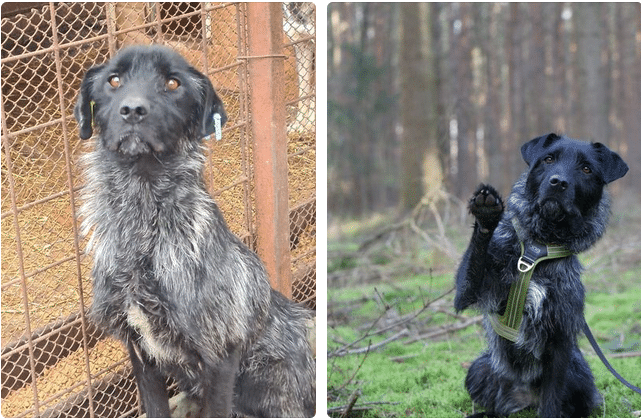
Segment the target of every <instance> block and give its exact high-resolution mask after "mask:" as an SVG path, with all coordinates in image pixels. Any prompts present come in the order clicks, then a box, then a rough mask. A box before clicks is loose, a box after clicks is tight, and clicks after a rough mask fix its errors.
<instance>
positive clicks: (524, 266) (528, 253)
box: [489, 217, 641, 395]
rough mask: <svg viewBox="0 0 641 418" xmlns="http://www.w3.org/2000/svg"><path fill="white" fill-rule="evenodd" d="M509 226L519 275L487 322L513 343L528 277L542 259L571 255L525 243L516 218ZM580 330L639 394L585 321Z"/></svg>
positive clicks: (517, 332) (557, 249) (615, 375)
mask: <svg viewBox="0 0 641 418" xmlns="http://www.w3.org/2000/svg"><path fill="white" fill-rule="evenodd" d="M512 225H514V229H515V231H516V235H517V236H518V237H519V242H520V243H521V257H520V258H519V261H518V264H517V268H518V270H519V278H518V279H517V280H516V281H515V282H514V283H512V286H510V293H509V294H508V297H507V307H506V308H505V313H504V314H503V315H500V316H499V315H489V319H490V324H491V325H492V328H493V329H494V331H495V332H496V333H497V334H498V335H500V336H501V337H503V338H505V339H507V340H509V341H512V342H516V340H517V339H518V336H519V328H520V326H521V322H522V320H523V309H524V307H525V299H526V298H527V290H528V288H529V286H530V278H531V277H532V273H533V272H534V268H535V267H536V265H537V264H538V263H539V262H541V261H543V260H549V259H553V258H563V257H568V256H570V255H572V252H571V251H569V250H567V249H565V248H564V247H562V246H560V245H542V244H539V243H536V242H530V243H528V245H527V246H526V245H525V244H524V243H525V242H526V239H525V238H526V237H524V236H523V233H522V230H521V226H520V225H519V222H518V220H517V219H516V217H514V218H512ZM583 333H584V334H585V336H586V337H587V338H588V340H589V341H590V344H591V345H592V348H594V351H595V352H596V353H597V355H598V356H599V359H601V361H602V362H603V364H604V365H605V367H606V368H607V369H608V370H609V371H610V373H612V374H613V375H614V377H616V378H617V379H618V380H619V381H620V382H621V383H623V384H624V385H625V386H627V387H628V388H630V389H632V390H633V391H634V392H636V393H638V394H639V395H641V389H640V388H638V387H637V386H634V385H633V384H631V383H630V382H628V381H627V380H625V379H624V378H623V377H622V376H621V375H620V374H619V373H617V372H616V370H614V368H613V367H612V366H611V365H610V363H609V362H608V360H607V359H606V358H605V355H604V354H603V351H601V348H600V347H599V345H598V344H597V342H596V339H595V338H594V336H593V335H592V332H591V331H590V328H589V327H588V324H587V322H585V320H584V321H583Z"/></svg>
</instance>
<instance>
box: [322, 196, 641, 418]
mask: <svg viewBox="0 0 641 418" xmlns="http://www.w3.org/2000/svg"><path fill="white" fill-rule="evenodd" d="M621 195H622V196H623V195H624V194H621ZM618 200H619V202H617V200H616V199H615V202H617V204H616V205H615V207H614V208H613V215H612V217H611V220H610V227H609V230H608V232H607V233H606V236H605V237H604V238H603V239H602V240H601V241H600V242H599V243H598V244H597V245H596V246H595V247H594V248H592V249H591V250H589V251H587V252H585V253H584V254H581V256H580V259H581V262H582V264H583V265H584V267H585V271H584V274H583V282H584V284H585V286H586V289H587V299H586V307H585V315H586V319H587V322H588V324H589V326H590V327H591V329H592V331H593V333H594V334H595V336H596V338H597V340H598V342H599V344H600V346H601V348H602V349H603V350H604V352H605V354H606V357H608V359H609V360H610V362H611V364H612V365H613V366H614V368H615V369H616V370H617V371H619V372H620V373H621V374H622V375H623V376H624V377H626V378H627V379H628V380H630V381H631V383H633V384H636V385H641V380H640V379H639V376H641V251H640V250H641V236H640V235H639V230H640V227H641V210H640V209H639V207H640V206H639V201H638V200H639V199H638V197H630V195H629V194H628V195H627V197H622V198H618ZM433 208H436V206H434V207H433ZM417 215H418V216H417ZM412 217H413V220H409V221H408V218H405V219H403V220H401V221H396V222H395V221H394V220H392V219H390V218H389V217H384V216H377V217H372V218H371V219H369V220H367V221H361V222H343V223H340V224H336V225H334V226H333V228H330V230H329V234H328V263H327V266H328V319H327V321H328V334H327V338H328V359H327V373H328V378H327V382H328V413H329V415H330V416H331V417H372V418H373V417H439V418H440V417H443V418H446V417H465V416H467V415H469V414H471V413H472V412H473V411H474V409H473V404H472V401H471V399H470V397H469V395H468V393H467V392H466V390H465V387H464V380H465V375H466V373H467V368H468V367H469V365H470V362H471V361H473V360H474V359H475V358H476V357H477V356H478V355H479V353H480V352H481V351H482V350H483V349H484V347H485V346H486V343H485V340H484V336H483V330H482V327H481V325H480V316H479V313H478V312H476V311H474V310H469V311H465V312H463V313H461V314H457V313H455V311H454V308H453V299H454V291H453V284H454V272H455V270H456V267H457V263H458V260H459V257H460V254H461V253H462V252H463V251H464V249H465V246H466V244H467V240H468V239H469V235H470V233H471V229H470V227H469V226H470V225H471V222H472V220H471V218H470V217H468V216H466V215H465V211H464V208H463V206H462V204H460V203H458V204H457V203H454V204H453V205H439V207H438V209H435V210H428V209H425V208H423V209H420V210H418V211H415V212H414V213H413V214H412ZM417 220H418V221H417ZM579 344H580V348H581V350H582V351H583V353H584V355H585V356H586V358H587V361H588V363H589V364H590V367H591V368H592V372H593V374H594V376H595V379H596V384H597V388H598V389H599V391H600V392H601V394H602V395H603V397H604V404H603V407H602V408H600V409H599V410H597V411H596V412H595V413H594V414H593V417H617V418H618V417H620V418H624V417H625V418H628V417H639V416H641V397H639V396H638V395H636V394H634V393H633V392H632V391H630V390H629V389H627V388H626V387H624V386H623V385H622V384H620V383H619V382H618V381H617V380H616V379H615V378H614V377H613V376H612V375H611V374H610V373H609V372H608V371H607V369H606V368H605V366H604V365H603V364H602V363H601V361H600V360H599V358H598V357H597V356H596V354H595V353H594V351H593V349H592V347H591V346H590V344H589V342H588V341H587V339H586V338H584V337H583V336H581V337H580V339H579ZM535 416H536V414H535V413H534V412H533V411H528V412H522V413H520V414H517V415H515V417H520V418H525V417H535Z"/></svg>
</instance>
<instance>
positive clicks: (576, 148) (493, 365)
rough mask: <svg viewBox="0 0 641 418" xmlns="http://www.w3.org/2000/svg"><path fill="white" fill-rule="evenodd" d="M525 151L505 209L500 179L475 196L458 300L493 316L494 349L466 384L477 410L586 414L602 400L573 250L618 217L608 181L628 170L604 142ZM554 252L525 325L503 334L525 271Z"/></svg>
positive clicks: (556, 417)
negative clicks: (523, 168) (587, 352)
mask: <svg viewBox="0 0 641 418" xmlns="http://www.w3.org/2000/svg"><path fill="white" fill-rule="evenodd" d="M521 153H522V155H523V158H524V159H525V162H526V163H527V164H528V166H529V170H528V171H527V172H525V173H524V174H523V175H522V176H521V178H520V179H519V180H518V181H517V182H516V184H515V185H514V187H513V189H512V193H511V195H510V197H509V199H508V201H507V208H505V211H504V206H503V202H502V201H501V198H500V197H499V195H498V193H497V192H496V191H495V190H494V189H493V188H492V187H491V186H484V185H481V187H480V188H479V189H478V190H477V192H476V193H475V194H474V196H473V197H472V199H471V201H470V211H471V213H472V214H473V215H474V216H475V217H476V223H475V226H474V232H473V234H472V239H471V242H470V245H469V247H468V249H467V251H466V252H465V255H464V256H463V260H462V262H461V265H460V267H459V270H458V273H457V275H456V288H457V289H456V290H457V292H456V298H455V302H454V304H455V307H456V309H457V310H458V311H461V310H463V309H465V308H467V307H468V306H470V305H472V304H475V305H476V306H477V307H478V308H479V309H480V310H481V311H482V312H483V313H484V314H485V319H484V327H485V330H486V333H487V339H488V345H489V347H488V350H487V351H486V352H485V353H484V354H483V355H481V357H479V358H478V359H476V360H475V361H474V363H473V364H472V366H471V367H470V369H469V371H468V374H467V378H466V381H465V384H466V387H467V390H468V392H469V393H470V395H471V397H472V400H473V401H474V402H476V403H477V404H478V405H480V406H482V407H484V408H486V410H487V412H486V414H487V415H486V414H483V413H480V414H477V415H475V416H479V417H480V416H494V414H496V415H508V414H511V413H514V412H517V411H520V410H522V409H525V408H528V407H536V408H538V413H539V415H540V416H541V417H545V418H561V417H587V416H589V415H590V412H591V411H592V410H593V408H595V407H596V406H598V405H599V404H600V402H601V397H600V395H599V393H598V392H597V390H596V387H595V385H594V378H593V376H592V373H591V372H590V369H589V367H588V364H587V363H586V361H585V359H584V358H583V356H582V355H581V352H580V351H579V349H578V347H577V336H578V334H579V333H580V332H581V330H582V329H583V324H584V317H583V304H584V288H583V285H582V283H581V281H580V273H581V266H580V264H579V261H578V260H577V257H576V256H575V255H568V254H569V253H573V254H576V253H579V252H581V251H584V250H585V249H587V248H588V247H590V246H591V245H592V244H594V243H595V242H596V241H597V240H598V239H599V238H600V237H601V236H602V235H603V233H604V232H605V227H606V223H607V219H608V215H609V198H608V195H607V191H606V190H605V189H604V186H605V185H606V184H607V183H610V182H612V181H614V180H616V179H618V178H620V177H622V176H623V175H625V173H626V172H627V170H628V167H627V165H626V164H625V162H623V160H622V159H621V157H619V156H618V155H617V154H616V153H614V152H612V151H610V150H609V149H608V148H606V147H605V146H604V145H602V144H600V143H593V144H591V143H587V142H582V141H577V140H573V139H569V138H567V137H564V136H563V137H560V136H557V135H555V134H549V135H545V136H542V137H539V138H535V139H533V140H531V141H529V142H528V143H526V144H525V145H523V147H522V148H521ZM521 242H523V245H524V248H525V250H526V251H525V255H524V256H523V257H522V258H520V256H521ZM546 246H547V248H546ZM546 250H547V252H558V254H557V257H558V258H554V259H547V260H544V261H541V262H540V264H538V265H536V267H535V268H533V270H532V271H533V274H532V276H531V279H530V284H529V289H528V288H527V287H526V289H528V290H527V297H526V299H525V301H524V306H523V307H522V308H521V309H518V308H515V309H514V311H516V312H519V313H521V312H522V322H521V323H520V327H513V335H509V333H506V334H505V335H507V336H501V335H499V334H498V332H499V331H501V327H500V326H499V325H497V323H498V322H501V320H503V319H505V318H506V316H507V315H505V314H506V310H508V308H507V306H508V294H509V293H510V290H511V285H512V284H513V283H514V282H516V281H517V279H518V278H519V270H518V268H521V269H523V270H525V269H527V268H528V266H532V264H533V262H534V260H536V258H537V256H536V254H535V253H537V252H539V251H541V252H542V253H546ZM566 250H567V253H566V252H565V251H566ZM533 254H534V256H533ZM517 293H518V292H517V291H515V294H517ZM514 300H518V298H516V297H515V298H514ZM510 312H512V311H511V310H510ZM517 322H518V320H517ZM497 330H498V331H497Z"/></svg>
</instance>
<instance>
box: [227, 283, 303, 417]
mask: <svg viewBox="0 0 641 418" xmlns="http://www.w3.org/2000/svg"><path fill="white" fill-rule="evenodd" d="M308 319H309V312H308V311H307V310H306V309H305V308H303V307H301V306H299V305H296V304H294V303H292V302H290V301H288V300H287V299H286V298H285V297H284V296H283V295H281V294H280V293H278V292H276V291H272V306H271V310H270V319H269V321H268V323H267V326H266V328H265V332H264V333H263V335H261V337H260V339H259V340H258V341H257V342H256V343H255V344H254V345H253V347H252V348H251V350H250V352H249V353H248V356H247V358H246V359H244V360H243V365H242V366H241V373H240V374H239V376H238V378H237V380H236V398H235V404H234V405H235V407H236V408H237V410H238V412H240V413H242V414H245V415H249V416H252V417H265V418H310V417H312V416H314V413H315V363H314V359H313V356H312V353H311V347H310V345H309V340H308V338H307V320H308Z"/></svg>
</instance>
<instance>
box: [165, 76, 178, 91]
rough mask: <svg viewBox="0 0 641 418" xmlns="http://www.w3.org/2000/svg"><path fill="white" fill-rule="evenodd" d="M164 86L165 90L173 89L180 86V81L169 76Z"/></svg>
mask: <svg viewBox="0 0 641 418" xmlns="http://www.w3.org/2000/svg"><path fill="white" fill-rule="evenodd" d="M165 86H166V87H167V90H170V91H174V90H176V89H177V88H178V87H180V82H179V81H178V80H176V79H175V78H170V79H169V80H167V82H166V83H165Z"/></svg>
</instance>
